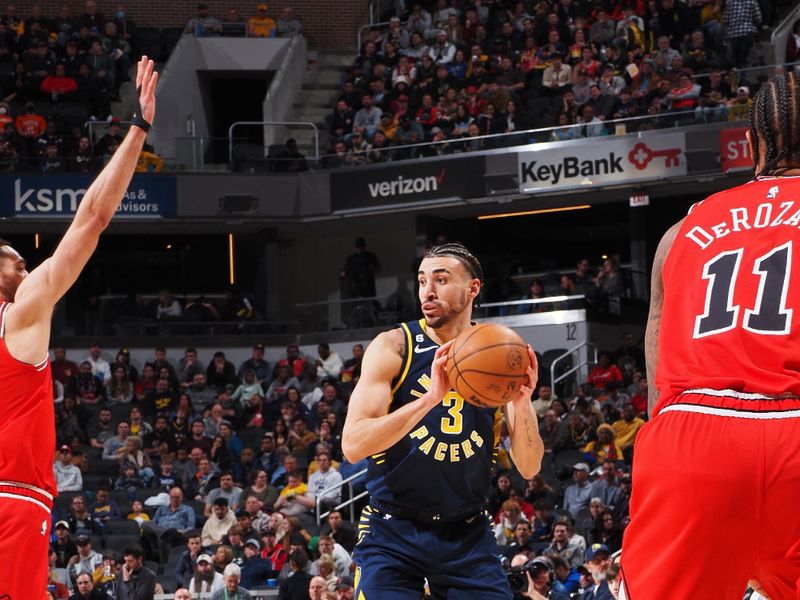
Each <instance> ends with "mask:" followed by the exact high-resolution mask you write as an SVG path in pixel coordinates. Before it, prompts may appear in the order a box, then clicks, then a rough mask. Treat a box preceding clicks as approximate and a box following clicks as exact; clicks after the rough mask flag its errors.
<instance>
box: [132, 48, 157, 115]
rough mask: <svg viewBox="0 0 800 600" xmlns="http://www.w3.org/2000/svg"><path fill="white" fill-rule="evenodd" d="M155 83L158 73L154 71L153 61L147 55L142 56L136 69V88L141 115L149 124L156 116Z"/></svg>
mask: <svg viewBox="0 0 800 600" xmlns="http://www.w3.org/2000/svg"><path fill="white" fill-rule="evenodd" d="M157 83H158V73H157V72H156V71H155V63H154V62H153V61H152V60H150V59H149V58H147V56H142V58H141V59H140V60H139V66H138V68H137V70H136V89H137V90H139V106H140V107H141V109H142V112H141V117H142V118H143V119H144V120H145V121H147V122H148V123H150V124H152V123H153V119H154V118H155V116H156V84H157Z"/></svg>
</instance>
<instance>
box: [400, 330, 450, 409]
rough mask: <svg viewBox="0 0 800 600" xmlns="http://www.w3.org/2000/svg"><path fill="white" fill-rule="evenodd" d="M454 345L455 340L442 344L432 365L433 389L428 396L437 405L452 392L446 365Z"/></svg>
mask: <svg viewBox="0 0 800 600" xmlns="http://www.w3.org/2000/svg"><path fill="white" fill-rule="evenodd" d="M452 345H453V340H450V341H449V342H447V343H446V344H442V345H441V346H439V348H438V349H437V350H436V354H434V356H433V365H431V389H430V390H428V394H430V396H431V402H432V403H435V404H438V403H439V402H441V401H442V400H443V399H444V397H445V394H447V392H449V391H450V380H449V379H448V377H447V369H446V368H445V365H446V364H447V354H448V353H449V352H450V346H452ZM409 352H411V348H409ZM434 401H435V402H434Z"/></svg>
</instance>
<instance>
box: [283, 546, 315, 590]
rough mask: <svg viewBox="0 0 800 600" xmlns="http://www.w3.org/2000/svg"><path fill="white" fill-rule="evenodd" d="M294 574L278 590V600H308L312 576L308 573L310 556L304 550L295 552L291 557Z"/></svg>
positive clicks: (290, 561) (290, 562)
mask: <svg viewBox="0 0 800 600" xmlns="http://www.w3.org/2000/svg"><path fill="white" fill-rule="evenodd" d="M289 564H290V566H291V569H292V574H291V575H290V576H289V577H288V578H287V579H285V580H284V581H283V582H282V583H281V585H280V589H279V590H278V600H308V584H309V583H310V582H311V575H310V574H308V573H306V570H305V569H306V566H308V555H307V554H306V553H305V552H304V551H303V550H295V551H293V552H292V553H291V554H290V555H289Z"/></svg>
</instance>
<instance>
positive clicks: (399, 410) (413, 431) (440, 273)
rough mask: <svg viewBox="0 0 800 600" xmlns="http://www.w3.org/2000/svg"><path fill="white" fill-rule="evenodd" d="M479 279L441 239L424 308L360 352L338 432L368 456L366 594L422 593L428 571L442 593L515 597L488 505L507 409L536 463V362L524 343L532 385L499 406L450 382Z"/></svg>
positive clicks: (406, 596)
mask: <svg viewBox="0 0 800 600" xmlns="http://www.w3.org/2000/svg"><path fill="white" fill-rule="evenodd" d="M482 279H483V277H482V271H481V266H480V263H479V262H478V260H477V259H476V258H475V257H474V256H473V255H472V254H471V253H470V252H469V251H468V250H467V249H466V248H465V247H464V246H462V245H460V244H444V245H441V246H435V247H434V248H432V249H431V250H430V251H428V253H427V254H426V255H425V257H424V259H423V260H422V263H421V264H420V267H419V273H418V280H419V298H420V302H421V304H422V314H423V316H424V318H423V319H421V320H419V321H412V322H409V323H403V324H401V326H400V327H398V328H397V329H393V330H391V331H388V332H386V333H382V334H380V335H379V336H378V337H376V338H375V340H374V341H373V342H372V344H370V346H369V348H367V351H366V353H365V354H364V358H363V363H362V369H361V379H360V380H359V382H358V385H357V386H356V388H355V390H354V391H353V394H352V397H351V399H350V406H349V409H348V413H347V420H346V422H345V426H344V432H343V436H342V449H343V450H344V454H345V456H346V457H347V459H348V460H349V461H350V462H357V461H359V460H362V459H364V458H367V459H368V465H369V466H368V469H369V470H368V477H367V489H368V490H369V493H370V503H369V505H368V506H367V507H366V508H365V509H364V512H363V514H362V516H361V522H360V524H359V541H358V544H357V545H356V548H355V552H354V558H355V561H356V564H357V566H358V569H357V572H356V581H355V583H356V594H355V597H356V598H358V599H359V600H412V599H413V600H418V599H419V598H420V597H421V596H422V593H423V585H424V580H425V579H427V581H428V584H429V586H430V590H431V593H432V595H433V597H434V598H437V599H440V598H441V599H445V598H446V599H447V600H459V599H464V600H468V599H469V600H473V599H476V598H480V599H482V600H500V599H503V600H506V599H510V598H511V593H510V591H509V588H508V583H507V581H506V576H505V574H504V573H503V570H502V568H501V566H500V561H499V560H498V558H497V545H496V542H495V538H494V535H493V533H492V530H491V529H490V526H489V522H488V521H487V516H486V514H485V512H484V503H485V501H486V498H487V497H488V495H489V490H490V486H491V469H492V465H493V462H494V455H495V450H496V445H497V441H498V432H499V427H500V420H501V417H502V416H503V415H504V416H505V419H506V423H507V425H508V430H509V434H510V436H511V456H512V459H513V460H514V463H515V465H516V467H517V469H518V470H519V472H520V474H521V475H522V476H523V477H525V478H526V479H527V478H530V477H532V476H533V475H535V474H536V473H537V472H538V471H539V467H540V465H541V459H542V455H543V453H544V446H543V445H542V440H541V438H540V437H539V431H538V423H537V419H536V413H535V412H534V410H533V408H532V405H531V400H530V397H531V392H532V390H533V388H534V387H535V385H536V372H537V366H536V358H535V356H534V354H533V351H532V350H531V349H530V348H528V353H529V355H530V359H531V365H532V368H529V369H528V379H529V381H528V385H526V386H522V387H520V389H519V390H518V392H517V394H516V395H515V396H514V397H513V399H512V400H511V401H510V402H509V403H508V404H507V405H506V406H505V408H504V409H503V410H502V411H501V409H500V408H491V409H483V408H478V407H476V406H473V405H471V404H468V403H466V402H464V399H463V398H462V397H461V396H459V395H458V394H457V393H456V392H454V391H452V390H451V389H450V383H449V382H448V379H447V373H446V371H445V363H446V361H447V352H448V350H449V348H450V344H452V340H453V339H455V338H456V337H457V336H458V334H460V333H461V332H462V331H464V330H466V329H468V328H469V327H470V326H471V320H470V319H471V316H472V305H473V302H474V301H475V299H476V298H477V296H478V294H479V292H480V289H481V283H482Z"/></svg>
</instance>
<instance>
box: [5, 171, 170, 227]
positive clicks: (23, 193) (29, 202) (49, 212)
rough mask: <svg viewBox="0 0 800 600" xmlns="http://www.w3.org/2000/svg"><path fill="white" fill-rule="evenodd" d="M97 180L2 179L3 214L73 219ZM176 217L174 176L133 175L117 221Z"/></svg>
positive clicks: (72, 177)
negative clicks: (90, 187)
mask: <svg viewBox="0 0 800 600" xmlns="http://www.w3.org/2000/svg"><path fill="white" fill-rule="evenodd" d="M93 180H94V177H93V176H91V175H78V174H75V175H40V174H19V175H2V176H0V198H2V201H0V202H2V204H0V214H2V215H3V216H7V217H12V216H15V217H35V218H59V217H64V218H71V217H72V215H74V214H75V211H76V210H77V209H78V205H79V204H80V202H81V199H82V198H83V196H84V194H86V190H87V189H88V188H89V186H90V185H91V183H92V181H93ZM176 214H177V192H176V180H175V177H174V176H172V175H148V174H137V175H134V177H133V180H132V181H131V184H130V185H129V186H128V189H127V191H126V192H125V197H124V198H123V200H122V203H121V204H120V206H119V208H118V209H117V215H116V217H115V218H117V219H159V218H163V217H174V216H176Z"/></svg>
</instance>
